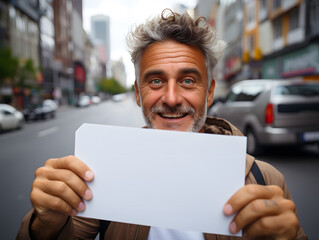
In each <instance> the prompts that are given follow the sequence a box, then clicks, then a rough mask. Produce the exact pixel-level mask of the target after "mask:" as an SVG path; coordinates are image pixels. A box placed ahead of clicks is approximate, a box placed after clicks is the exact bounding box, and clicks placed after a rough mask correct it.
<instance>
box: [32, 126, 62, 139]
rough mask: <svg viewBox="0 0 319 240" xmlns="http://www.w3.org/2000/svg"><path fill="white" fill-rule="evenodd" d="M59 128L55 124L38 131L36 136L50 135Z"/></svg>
mask: <svg viewBox="0 0 319 240" xmlns="http://www.w3.org/2000/svg"><path fill="white" fill-rule="evenodd" d="M58 130H59V128H58V127H57V126H55V127H51V128H48V129H45V130H43V131H40V132H38V134H37V135H38V137H44V136H47V135H50V134H52V133H55V132H57V131H58Z"/></svg>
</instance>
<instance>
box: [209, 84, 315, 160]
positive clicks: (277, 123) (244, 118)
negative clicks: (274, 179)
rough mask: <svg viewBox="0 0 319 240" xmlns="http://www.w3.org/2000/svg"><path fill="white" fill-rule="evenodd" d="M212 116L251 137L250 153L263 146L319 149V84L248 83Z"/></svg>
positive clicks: (235, 87)
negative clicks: (224, 120) (293, 146)
mask: <svg viewBox="0 0 319 240" xmlns="http://www.w3.org/2000/svg"><path fill="white" fill-rule="evenodd" d="M208 115H210V116H215V117H221V118H224V119H226V120H228V121H230V122H231V123H232V124H234V125H235V126H236V127H237V128H239V130H241V131H242V132H243V133H244V134H245V135H246V136H247V152H248V153H250V154H258V153H260V151H261V150H262V147H263V146H274V145H302V144H307V143H317V144H318V146H319V83H318V82H302V81H296V80H245V81H241V82H238V83H236V84H234V85H233V86H232V87H231V89H230V91H229V93H228V94H227V95H226V97H225V99H223V100H222V101H219V102H217V103H215V104H214V106H213V107H212V108H211V109H210V110H209V111H208Z"/></svg>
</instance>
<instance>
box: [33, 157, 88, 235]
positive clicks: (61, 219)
mask: <svg viewBox="0 0 319 240" xmlns="http://www.w3.org/2000/svg"><path fill="white" fill-rule="evenodd" d="M93 178H94V174H93V172H92V171H91V170H90V169H89V167H88V166H87V165H86V164H84V163H83V162H82V161H81V160H79V159H78V158H76V157H74V156H68V157H63V158H58V159H49V160H48V161H47V162H46V163H45V165H44V166H43V167H41V168H39V169H37V171H36V172H35V180H34V182H33V185H32V192H31V202H32V205H33V207H34V209H35V213H36V218H35V220H34V221H33V223H32V226H31V230H32V231H31V232H32V233H33V234H32V235H37V234H38V233H39V232H41V234H44V233H43V228H42V227H43V226H46V229H48V228H47V226H50V229H48V232H47V233H45V234H46V235H45V238H49V236H51V237H52V236H53V235H54V233H55V234H56V233H57V232H59V230H61V229H62V227H63V226H64V224H65V223H66V221H67V219H68V216H70V215H76V214H77V212H78V211H83V210H84V209H85V204H84V202H83V200H82V199H85V200H90V199H91V198H92V191H91V190H90V189H89V188H88V186H87V185H86V183H85V182H84V181H92V180H93ZM41 228H42V229H41ZM42 237H44V235H42Z"/></svg>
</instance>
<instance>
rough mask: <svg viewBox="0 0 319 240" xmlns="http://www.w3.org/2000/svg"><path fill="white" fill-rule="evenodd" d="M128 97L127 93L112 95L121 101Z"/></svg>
mask: <svg viewBox="0 0 319 240" xmlns="http://www.w3.org/2000/svg"><path fill="white" fill-rule="evenodd" d="M125 98H126V94H125V93H120V94H116V95H113V96H112V100H113V101H114V102H121V101H123V100H124V99H125Z"/></svg>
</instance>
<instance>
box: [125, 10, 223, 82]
mask: <svg viewBox="0 0 319 240" xmlns="http://www.w3.org/2000/svg"><path fill="white" fill-rule="evenodd" d="M165 40H175V41H177V42H180V43H184V44H187V45H190V46H196V47H198V48H200V49H201V50H202V51H203V53H204V56H205V63H206V69H207V78H208V79H207V81H208V84H209V85H210V83H211V80H212V75H213V71H214V68H215V66H216V64H217V62H218V60H219V59H220V57H221V56H222V54H223V51H224V48H225V46H226V43H225V42H224V41H222V40H218V39H217V37H216V32H215V30H214V29H213V28H212V27H211V26H210V25H209V24H208V23H207V21H206V19H205V18H204V17H199V18H197V19H193V18H192V17H191V16H190V15H189V14H188V13H187V12H185V13H183V14H178V13H176V12H173V11H172V10H170V9H164V10H163V11H162V14H161V15H160V16H156V17H155V18H153V19H148V20H147V21H146V23H144V24H140V25H139V26H137V27H136V28H135V30H134V31H133V30H132V31H131V32H129V33H128V35H127V37H126V41H127V45H128V48H129V51H130V54H131V59H132V62H133V64H134V67H135V77H136V80H137V84H138V86H139V71H140V62H141V58H142V54H143V53H144V51H145V50H146V48H147V47H148V46H150V45H151V44H152V43H155V42H163V41H165Z"/></svg>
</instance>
